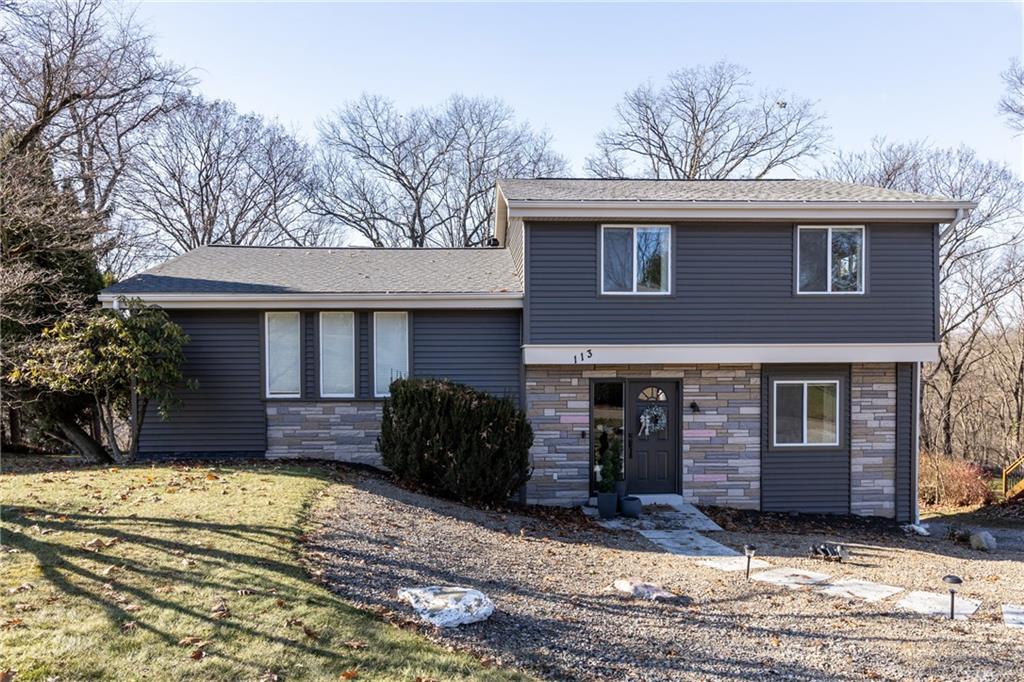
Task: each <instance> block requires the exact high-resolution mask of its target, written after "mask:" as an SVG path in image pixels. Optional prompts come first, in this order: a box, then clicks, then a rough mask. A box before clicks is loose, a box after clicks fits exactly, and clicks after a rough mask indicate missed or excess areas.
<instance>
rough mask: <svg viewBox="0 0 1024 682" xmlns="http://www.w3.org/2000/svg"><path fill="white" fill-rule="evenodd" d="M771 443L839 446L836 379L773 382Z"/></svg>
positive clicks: (837, 387) (778, 445) (776, 444)
mask: <svg viewBox="0 0 1024 682" xmlns="http://www.w3.org/2000/svg"><path fill="white" fill-rule="evenodd" d="M772 390H773V391H774V394H773V395H772V404H773V405H774V415H773V417H774V418H773V420H772V431H773V436H772V444H773V445H774V446H775V447H780V446H838V445H839V382H838V381H802V380H792V381H789V380H786V381H775V382H773V386H772Z"/></svg>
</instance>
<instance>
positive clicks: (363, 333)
mask: <svg viewBox="0 0 1024 682" xmlns="http://www.w3.org/2000/svg"><path fill="white" fill-rule="evenodd" d="M356 318H357V321H356V324H357V325H358V327H359V328H358V329H357V330H356V334H357V338H358V339H359V347H358V350H357V351H356V363H357V364H358V367H357V371H358V373H359V390H358V393H357V397H359V398H372V397H373V384H372V381H373V369H372V367H373V356H372V353H373V349H372V348H370V343H371V339H372V338H373V334H372V333H371V330H370V323H371V321H372V320H373V315H372V314H371V313H358V314H357V315H356Z"/></svg>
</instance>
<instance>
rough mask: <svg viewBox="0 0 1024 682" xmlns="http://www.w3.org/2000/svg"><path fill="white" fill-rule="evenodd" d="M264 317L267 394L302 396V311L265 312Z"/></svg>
mask: <svg viewBox="0 0 1024 682" xmlns="http://www.w3.org/2000/svg"><path fill="white" fill-rule="evenodd" d="M265 318H266V329H265V332H264V333H265V335H266V346H265V350H264V352H265V355H266V365H267V376H266V381H267V397H268V398H298V397H300V396H301V395H302V388H301V385H300V383H301V373H302V356H301V351H302V349H301V338H302V336H301V334H300V332H299V313H297V312H287V313H285V312H282V313H266V316H265Z"/></svg>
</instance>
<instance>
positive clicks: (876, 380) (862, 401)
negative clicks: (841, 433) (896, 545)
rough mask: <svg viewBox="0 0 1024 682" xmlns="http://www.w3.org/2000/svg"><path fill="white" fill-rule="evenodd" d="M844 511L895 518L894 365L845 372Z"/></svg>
mask: <svg viewBox="0 0 1024 682" xmlns="http://www.w3.org/2000/svg"><path fill="white" fill-rule="evenodd" d="M850 394H851V395H850V511H851V512H853V513H854V514H859V515H861V516H885V517H890V518H891V517H894V516H895V515H896V365H895V364H891V363H886V364H883V363H878V364H855V365H852V366H851V368H850Z"/></svg>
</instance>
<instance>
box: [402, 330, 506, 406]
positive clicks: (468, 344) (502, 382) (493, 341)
mask: <svg viewBox="0 0 1024 682" xmlns="http://www.w3.org/2000/svg"><path fill="white" fill-rule="evenodd" d="M520 320H521V317H520V313H519V311H517V310H509V311H505V310H501V311H482V310H481V311H439V310H417V311H416V312H415V313H414V314H413V315H412V324H413V362H412V367H413V373H414V374H415V375H416V376H417V377H434V378H438V379H451V380H452V381H456V382H459V383H464V384H468V385H470V386H473V387H475V388H478V389H480V390H484V391H488V392H490V393H494V394H496V395H509V396H512V397H515V398H518V397H519V395H520V383H521V381H520V364H521V350H520V326H521V322H520Z"/></svg>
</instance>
